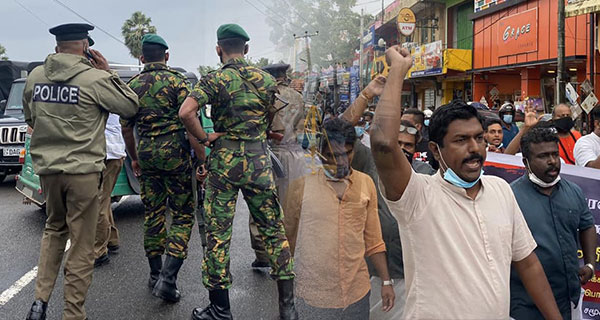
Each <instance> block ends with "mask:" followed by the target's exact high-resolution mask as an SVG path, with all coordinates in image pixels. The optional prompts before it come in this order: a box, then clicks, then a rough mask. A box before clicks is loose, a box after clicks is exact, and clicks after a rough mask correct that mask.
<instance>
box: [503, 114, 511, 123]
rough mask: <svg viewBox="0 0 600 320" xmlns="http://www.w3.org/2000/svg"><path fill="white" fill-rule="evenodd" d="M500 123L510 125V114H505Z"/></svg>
mask: <svg viewBox="0 0 600 320" xmlns="http://www.w3.org/2000/svg"><path fill="white" fill-rule="evenodd" d="M502 121H504V123H508V124H511V123H512V121H513V116H512V114H505V115H503V116H502Z"/></svg>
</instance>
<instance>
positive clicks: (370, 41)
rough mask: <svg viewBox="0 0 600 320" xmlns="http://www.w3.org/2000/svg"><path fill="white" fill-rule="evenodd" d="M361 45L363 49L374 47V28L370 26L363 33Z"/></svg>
mask: <svg viewBox="0 0 600 320" xmlns="http://www.w3.org/2000/svg"><path fill="white" fill-rule="evenodd" d="M362 43H363V45H364V46H365V47H364V48H365V49H368V48H369V47H372V46H374V45H375V26H371V27H370V28H369V30H368V31H366V32H365V33H364V36H363V38H362Z"/></svg>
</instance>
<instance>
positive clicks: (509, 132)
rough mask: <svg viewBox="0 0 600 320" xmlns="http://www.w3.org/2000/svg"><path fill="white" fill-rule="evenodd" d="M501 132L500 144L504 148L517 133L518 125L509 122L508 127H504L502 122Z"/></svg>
mask: <svg viewBox="0 0 600 320" xmlns="http://www.w3.org/2000/svg"><path fill="white" fill-rule="evenodd" d="M502 133H503V134H504V135H503V137H502V144H503V145H504V147H505V148H508V145H509V144H510V142H511V141H512V140H513V139H514V138H515V137H516V136H517V134H519V127H517V125H516V124H514V123H511V124H510V128H509V129H506V127H505V126H504V124H502Z"/></svg>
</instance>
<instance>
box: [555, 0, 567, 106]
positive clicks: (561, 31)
mask: <svg viewBox="0 0 600 320" xmlns="http://www.w3.org/2000/svg"><path fill="white" fill-rule="evenodd" d="M557 60H558V61H557V69H558V70H556V91H555V95H554V97H555V103H554V106H555V107H556V106H557V105H559V104H560V103H562V102H564V101H565V76H566V75H565V2H564V1H563V0H559V1H558V58H557Z"/></svg>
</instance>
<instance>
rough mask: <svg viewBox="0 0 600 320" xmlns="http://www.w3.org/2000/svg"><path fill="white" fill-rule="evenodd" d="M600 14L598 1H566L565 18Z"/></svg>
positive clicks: (599, 2)
mask: <svg viewBox="0 0 600 320" xmlns="http://www.w3.org/2000/svg"><path fill="white" fill-rule="evenodd" d="M595 12H600V0H568V2H567V6H566V7H565V17H567V18H568V17H574V16H580V15H584V14H588V13H595Z"/></svg>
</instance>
